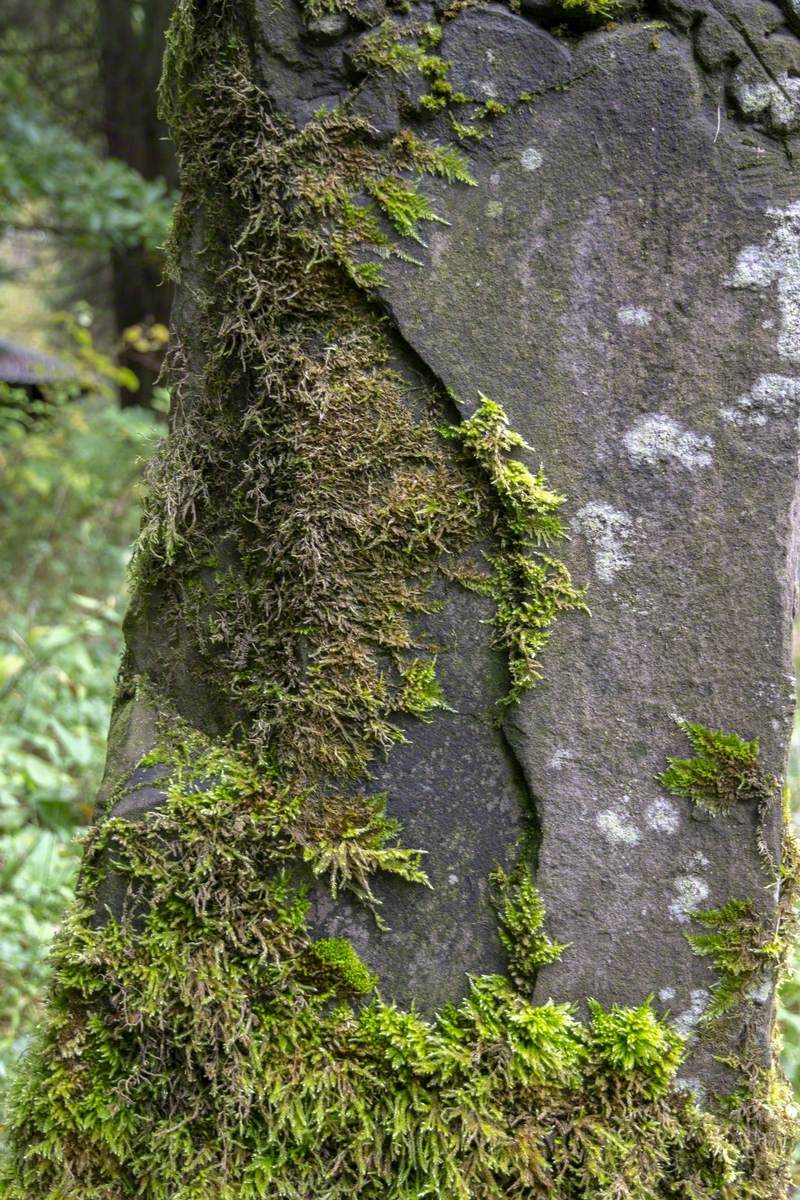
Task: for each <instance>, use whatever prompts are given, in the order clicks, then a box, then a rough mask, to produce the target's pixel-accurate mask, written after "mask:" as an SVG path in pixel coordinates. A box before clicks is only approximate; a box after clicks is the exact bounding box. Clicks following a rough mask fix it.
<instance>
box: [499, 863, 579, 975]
mask: <svg viewBox="0 0 800 1200" xmlns="http://www.w3.org/2000/svg"><path fill="white" fill-rule="evenodd" d="M490 882H491V883H492V885H493V887H494V890H495V906H496V908H497V917H498V924H499V928H498V933H499V935H500V941H501V942H502V944H503V948H504V949H505V951H506V954H507V955H508V973H509V976H510V978H511V979H512V980H513V981H514V983H515V984H516V985H517V987H518V988H519V989H520V990H522V991H524V990H525V989H526V988H531V987H532V986H533V984H534V983H535V981H536V975H537V972H538V970H539V968H540V967H544V966H547V964H548V963H552V962H556V961H557V960H558V959H559V958H560V957H561V955H562V954H563V952H564V951H565V950H566V949H568V946H567V945H566V944H564V943H561V942H554V941H553V940H552V938H550V937H548V935H547V934H546V933H545V931H544V928H543V926H544V905H543V904H542V900H541V897H540V895H539V892H538V890H537V888H536V884H535V883H534V882H533V877H532V875H531V872H530V868H529V867H528V866H527V864H525V863H520V865H519V866H518V867H517V868H516V869H515V870H514V871H513V872H512V873H511V874H510V875H509V874H507V873H506V872H505V871H503V870H502V869H500V868H498V869H497V870H496V871H493V872H492V875H491V877H490Z"/></svg>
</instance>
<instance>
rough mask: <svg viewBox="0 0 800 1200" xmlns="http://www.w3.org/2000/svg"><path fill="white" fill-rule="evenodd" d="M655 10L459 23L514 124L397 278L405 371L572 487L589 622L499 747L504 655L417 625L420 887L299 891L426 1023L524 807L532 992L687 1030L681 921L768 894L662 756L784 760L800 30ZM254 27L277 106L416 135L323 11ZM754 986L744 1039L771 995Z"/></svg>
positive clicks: (473, 943)
mask: <svg viewBox="0 0 800 1200" xmlns="http://www.w3.org/2000/svg"><path fill="white" fill-rule="evenodd" d="M417 8H418V9H419V11H417V9H415V10H414V12H413V13H412V14H410V16H409V18H408V20H409V23H411V21H412V19H418V18H419V17H424V16H425V11H427V10H425V11H423V9H424V8H425V6H417ZM668 15H669V16H670V17H671V18H672V21H673V22H674V24H673V26H672V28H670V29H663V28H659V27H657V26H654V25H653V24H648V23H646V22H637V23H633V22H632V23H629V24H627V23H623V24H621V25H620V26H619V27H616V28H611V29H607V30H600V31H596V32H590V33H586V34H584V35H583V36H577V35H568V36H566V37H561V38H560V39H559V38H557V37H555V36H554V35H553V34H552V33H551V32H548V31H547V29H545V28H543V27H542V26H541V25H539V24H537V21H536V18H535V16H534V15H533V13H532V12H530V11H528V10H526V11H525V12H523V13H512V12H509V11H508V10H506V9H505V8H502V7H500V6H498V5H485V4H480V5H476V6H473V7H468V8H466V9H465V10H464V11H463V12H462V13H461V14H460V15H459V16H458V17H457V18H456V19H455V20H453V21H452V22H451V23H449V24H448V25H447V26H446V27H445V33H444V38H443V42H442V47H441V54H442V57H443V58H444V59H445V60H446V61H448V62H449V63H451V70H450V74H449V76H448V78H449V80H450V81H451V82H452V84H453V86H454V87H456V88H458V89H461V90H462V91H463V92H464V93H466V94H468V95H469V96H472V97H476V98H479V99H481V100H486V99H491V100H493V101H496V102H498V103H502V104H504V105H509V106H511V107H512V109H513V111H511V112H510V113H508V114H505V115H500V116H499V117H498V118H497V119H496V121H495V122H494V125H493V128H492V133H491V136H490V137H487V138H485V139H484V140H483V141H481V142H479V143H477V144H476V145H475V147H474V148H473V149H470V151H469V158H470V167H471V170H472V171H473V173H474V175H475V177H476V180H477V187H475V188H474V189H471V190H469V191H464V190H463V189H460V190H458V191H456V190H454V189H453V188H452V187H450V186H449V185H448V184H447V183H445V182H439V183H431V182H430V181H427V182H426V184H425V185H424V186H425V190H426V191H427V192H428V193H429V194H430V195H431V196H432V198H433V200H434V207H435V208H436V211H437V212H438V213H440V214H441V215H442V216H443V217H444V218H445V219H446V221H447V224H446V225H442V226H438V225H437V226H433V227H431V228H430V231H429V233H428V234H427V236H426V243H427V244H426V245H425V246H424V247H419V248H417V249H416V250H415V256H416V257H417V258H418V259H419V263H420V264H421V265H409V264H406V263H402V262H396V261H395V262H390V263H389V264H387V265H386V267H385V276H386V283H385V286H384V287H383V288H382V290H381V297H382V300H383V302H384V303H385V305H386V307H387V310H388V311H389V313H390V314H391V317H392V319H393V321H394V322H395V323H396V326H397V329H398V331H399V333H400V335H401V337H402V339H403V348H402V350H401V352H400V353H401V356H402V357H403V358H404V359H405V361H406V363H407V365H412V366H413V365H416V364H417V363H418V360H421V363H422V365H423V366H424V368H425V369H427V370H429V371H430V372H432V373H433V374H434V376H435V377H436V378H437V379H438V380H440V381H441V382H442V383H443V384H444V385H445V386H446V387H448V388H450V389H452V390H453V392H454V393H455V395H456V396H457V397H458V402H459V404H460V406H461V408H462V411H463V413H464V415H469V414H470V413H471V412H473V411H474V409H475V406H476V403H477V399H478V395H479V393H485V394H487V395H490V396H492V397H493V398H494V399H496V400H498V401H499V402H501V403H502V404H503V405H504V406H505V407H506V409H507V411H508V412H509V415H510V417H511V423H512V425H513V427H514V428H516V429H518V430H520V431H521V432H522V434H523V436H524V437H525V438H526V440H527V441H529V442H530V443H531V444H532V446H533V447H534V451H533V453H532V456H531V461H532V462H533V463H536V461H537V460H538V459H541V460H542V461H543V462H544V463H545V465H546V468H547V471H548V475H549V478H550V480H551V482H552V484H553V486H555V487H556V488H557V489H558V490H560V491H563V492H564V493H565V494H566V495H567V496H568V498H569V508H568V519H569V524H570V529H571V543H570V545H569V548H568V549H567V551H566V553H565V558H566V561H567V563H568V565H569V566H570V568H571V570H572V571H573V574H574V575H575V577H576V578H577V579H579V580H586V581H588V582H589V583H590V595H589V603H590V605H591V609H592V616H591V619H587V618H585V617H583V616H573V617H571V618H569V619H567V620H565V621H564V622H562V623H561V625H560V626H559V628H558V630H557V632H556V634H555V636H554V639H553V643H552V645H551V646H550V647H549V649H548V650H547V651H546V655H545V662H544V667H545V670H544V675H545V678H544V680H543V681H542V682H541V683H540V684H539V685H538V687H537V688H536V689H535V690H534V691H533V692H532V693H530V694H528V695H527V696H525V697H524V698H523V699H522V701H521V702H520V704H519V705H518V707H516V708H515V709H514V710H513V711H512V712H510V713H509V714H508V716H507V718H506V720H505V722H504V725H503V731H502V734H503V736H500V734H498V733H492V732H491V731H490V729H489V727H488V725H487V722H486V720H485V712H486V710H487V708H488V707H489V706H490V704H491V700H492V696H493V694H494V691H493V685H491V684H488V685H487V681H488V678H489V677H490V676H491V675H492V673H493V671H496V670H497V668H492V666H491V662H490V661H489V658H488V657H487V650H486V648H485V642H484V640H483V639H482V637H481V636H480V625H479V624H478V622H479V621H480V619H481V611H480V605H479V604H478V603H477V602H476V601H475V600H474V598H473V599H467V600H465V601H461V602H460V603H461V607H460V608H456V609H455V610H454V609H452V608H451V609H450V610H449V614H450V615H449V619H448V620H449V623H448V624H447V626H446V628H444V630H443V627H442V625H441V622H440V623H439V624H438V626H437V622H436V621H434V622H433V624H434V627H435V628H437V633H438V634H439V636H441V637H442V639H443V641H444V643H445V645H446V647H447V650H446V653H445V654H444V655H443V656H442V659H441V667H442V679H443V683H444V686H445V691H446V694H447V695H448V698H449V699H450V702H451V704H452V706H453V709H454V710H455V711H454V712H453V713H447V714H445V715H444V716H440V717H439V718H438V719H437V722H436V723H435V725H432V726H429V727H425V726H420V725H419V723H413V728H412V729H410V731H409V732H410V734H411V740H410V745H408V746H406V747H402V748H400V749H396V750H395V751H394V752H393V754H392V756H391V759H390V761H389V763H388V765H387V766H386V767H381V768H379V769H378V778H379V780H380V783H381V786H386V787H387V789H388V790H389V791H390V793H391V795H392V804H393V812H395V813H397V815H398V816H399V817H400V818H401V820H402V822H403V826H404V829H405V831H406V837H407V838H408V839H409V843H410V844H413V845H421V846H424V847H426V848H427V850H428V854H429V858H428V864H427V865H428V867H429V870H430V873H431V877H432V880H433V882H434V891H433V892H432V893H423V894H420V893H418V892H414V891H411V892H409V890H408V889H403V888H402V886H398V885H393V886H392V888H391V889H390V890H389V892H388V894H387V912H388V913H389V914H390V924H391V926H392V928H391V931H390V932H389V933H386V934H382V935H379V934H377V933H376V932H375V931H374V927H373V926H371V925H370V922H369V918H368V917H364V916H361V915H359V914H358V912H356V911H353V912H350V911H349V910H347V909H345V910H342V907H341V905H338V906H336V908H335V911H334V910H333V906H331V905H330V904H329V902H328V901H326V900H325V899H323V898H320V901H319V904H318V908H317V919H318V921H319V924H320V928H324V929H331V930H335V931H336V932H342V931H346V932H347V933H348V934H349V935H350V936H352V937H353V938H354V940H355V942H356V944H357V945H358V946H359V949H361V950H362V951H363V953H364V954H365V956H366V957H367V959H368V960H369V961H370V962H371V963H372V964H373V965H374V966H375V967H376V969H378V971H379V974H380V977H381V986H382V988H383V990H384V993H385V994H387V995H389V996H392V997H394V998H396V999H397V1000H399V1001H401V1002H403V1003H408V1002H409V1001H411V1000H415V1001H416V1002H417V1003H418V1004H420V1005H421V1006H422V1008H423V1009H424V1010H428V1011H430V1010H431V1009H433V1008H435V1007H437V1006H438V1005H440V1004H441V1003H442V1002H443V1001H444V1000H446V999H457V998H459V997H460V995H461V994H463V990H464V987H465V975H466V973H467V972H478V971H485V970H491V969H497V967H498V964H499V961H500V960H499V959H498V953H499V948H498V946H497V943H496V940H495V935H494V933H493V921H492V918H491V913H490V909H489V906H488V903H487V899H486V889H485V880H486V877H487V875H488V873H489V871H490V870H491V869H492V867H493V866H495V865H496V864H497V863H498V862H502V863H508V862H509V861H510V858H511V856H512V855H513V852H514V851H513V846H514V842H515V840H516V838H517V836H519V833H520V831H521V829H522V828H523V827H524V816H521V814H524V809H525V806H526V804H531V803H532V805H533V808H534V811H535V819H536V822H537V823H538V825H539V827H540V835H541V844H540V848H539V854H538V871H537V882H538V885H539V888H540V890H541V893H542V897H543V899H544V902H545V905H546V909H547V911H548V914H549V920H550V927H551V930H552V932H553V933H554V935H555V936H557V937H558V938H559V939H560V940H563V941H567V942H569V943H570V949H569V950H568V952H567V953H566V954H565V955H564V956H563V958H562V960H561V961H560V962H559V963H557V964H554V965H552V966H550V967H547V968H545V969H544V970H543V971H542V972H541V974H540V977H539V983H538V987H537V994H538V995H539V996H540V997H541V998H545V997H547V996H549V995H552V996H554V997H557V998H559V999H563V998H569V999H573V1000H577V1001H582V1000H583V998H584V997H586V996H595V997H597V998H598V999H600V1000H601V1001H603V1002H606V1003H608V1002H612V1001H614V1002H625V1001H630V1000H631V999H632V998H634V997H640V996H642V995H644V994H646V993H648V992H654V993H656V995H657V997H658V1002H659V1004H660V1005H661V1006H662V1007H663V1008H664V1009H666V1010H669V1011H670V1012H672V1013H673V1014H676V1016H677V1020H678V1023H679V1025H680V1027H681V1028H682V1029H684V1030H686V1031H688V1030H689V1029H690V1028H691V1027H692V1026H693V1025H694V1024H696V1022H697V1020H698V1018H699V1016H700V1014H701V1013H702V1011H703V1008H704V1006H705V1005H706V1004H707V1001H708V995H709V990H710V988H711V985H712V979H713V972H712V969H711V967H710V965H709V963H708V962H707V960H704V959H702V958H699V957H697V956H696V955H695V954H693V953H692V951H691V949H690V947H689V945H688V943H687V941H686V938H685V934H686V932H687V930H688V929H689V928H690V913H691V911H692V910H693V909H696V908H709V907H712V906H716V905H719V904H722V903H724V902H725V901H726V899H728V898H729V897H730V896H732V895H735V896H742V897H745V896H755V897H757V898H758V903H759V904H760V905H761V906H762V907H763V908H764V910H765V911H766V909H768V907H769V906H770V905H771V904H772V903H773V901H772V899H771V897H770V896H769V895H767V894H765V893H764V888H763V874H762V870H763V867H762V863H761V862H760V860H759V854H758V850H757V847H756V840H755V836H754V834H755V823H756V820H757V814H756V813H755V812H754V810H753V809H752V808H749V809H748V808H746V807H744V806H743V807H742V809H741V811H736V812H734V814H733V816H732V817H731V819H729V820H726V821H718V820H709V819H707V818H704V817H703V814H699V813H698V812H697V811H696V810H695V811H692V810H693V805H692V804H691V802H690V801H687V800H680V799H676V798H674V797H670V796H668V795H667V794H666V793H665V791H664V789H663V788H662V787H661V786H660V785H659V783H658V781H657V776H658V774H659V772H660V771H661V770H662V769H663V764H664V760H665V756H666V755H668V754H674V753H681V752H682V751H683V739H682V736H681V735H680V733H679V732H678V730H677V729H676V726H675V724H674V718H675V716H682V717H685V718H687V719H690V720H697V721H701V722H703V723H705V724H707V725H710V726H713V727H722V728H727V729H735V730H737V731H739V732H740V733H741V734H742V735H743V736H747V737H758V738H759V739H760V742H761V745H762V748H763V751H764V753H765V759H766V762H767V764H768V766H769V767H770V768H771V769H772V770H773V771H775V772H776V773H778V774H780V772H781V770H782V766H783V762H784V758H785V754H786V747H787V741H788V737H789V732H790V724H791V714H792V709H793V685H792V676H791V663H790V628H791V620H792V611H793V588H794V584H793V580H794V570H795V567H794V529H793V519H794V504H795V491H796V484H797V451H798V443H797V418H798V408H799V407H800V379H798V376H797V364H798V361H799V360H800V300H799V299H798V296H800V241H799V240H798V238H799V236H800V207H798V201H797V192H796V184H795V181H794V178H793V175H794V170H793V168H794V162H795V159H794V155H795V152H796V147H797V144H798V139H797V137H796V135H795V133H794V131H795V129H796V128H797V126H798V123H800V107H798V88H797V86H796V79H795V74H794V72H795V70H796V68H797V67H798V65H800V50H799V49H798V43H797V40H796V39H795V38H794V36H793V35H792V34H791V33H790V32H789V30H787V28H786V26H785V21H786V20H787V17H788V20H789V21H790V22H791V21H792V20H793V19H794V18H793V16H792V14H791V13H789V14H787V15H786V16H785V15H784V14H782V13H781V12H780V10H779V9H778V8H777V7H776V6H774V5H768V4H767V5H762V6H760V7H759V8H758V10H757V11H756V10H755V9H751V7H749V6H747V5H738V6H737V5H724V6H723V5H719V6H717V7H714V6H712V5H710V4H709V5H706V4H700V3H698V4H687V5H685V6H682V5H675V6H673V8H671V9H670V12H669V14H668ZM542 19H543V20H544V21H545V23H546V24H550V25H552V24H553V21H552V19H548V14H547V13H546V12H545V13H543V14H542ZM690 25H691V28H692V34H691V36H690V35H689V33H684V32H683V30H684V29H686V28H688V27H689V26H690ZM262 29H263V36H264V44H263V62H264V73H265V79H266V80H267V81H268V85H269V86H270V88H271V89H272V90H273V92H274V94H275V95H276V97H277V100H278V103H279V104H280V105H281V107H282V108H283V110H284V111H285V112H287V113H288V114H290V115H291V116H292V117H293V119H295V120H303V119H305V118H307V117H308V116H309V115H310V113H311V112H312V111H313V110H315V109H316V108H318V107H319V106H320V104H326V105H328V106H330V105H331V104H332V103H334V102H336V101H337V100H340V99H341V98H342V97H343V96H344V95H345V93H346V92H347V91H348V90H349V91H355V93H356V96H355V101H354V103H355V107H356V109H357V111H361V112H363V113H364V114H365V115H367V116H368V118H369V119H370V121H371V122H372V123H373V125H374V126H375V127H376V128H377V129H379V130H381V131H383V133H384V134H385V135H386V136H389V135H391V134H392V133H393V132H395V131H396V130H397V129H398V128H399V127H400V124H401V116H400V115H399V113H402V114H403V118H402V121H403V123H405V124H409V123H410V124H411V125H412V126H413V125H414V124H415V123H416V124H417V125H418V126H419V125H420V123H422V124H423V125H424V124H425V123H426V122H427V124H428V125H429V124H430V119H429V118H428V117H426V116H425V114H424V112H423V110H422V109H420V107H419V104H418V101H419V95H420V93H421V91H423V90H424V86H423V85H422V84H420V83H418V81H416V82H415V81H414V80H410V81H409V80H405V79H403V78H400V77H392V78H391V80H390V82H389V83H388V84H387V83H386V82H385V81H384V83H383V84H382V85H381V84H376V83H374V82H372V81H370V82H368V83H365V84H363V85H360V90H359V80H358V77H357V76H354V75H353V72H352V63H353V61H354V55H356V57H357V51H358V45H359V39H358V37H355V38H354V35H353V33H352V26H348V22H347V20H346V19H345V18H344V17H336V18H323V19H321V20H320V21H319V22H317V24H316V25H314V24H313V23H312V26H311V28H310V32H308V33H307V32H306V31H305V29H304V28H303V26H302V24H301V22H300V20H299V18H298V17H297V15H296V14H295V12H294V10H293V9H292V8H291V7H290V6H287V7H286V9H285V10H284V11H283V12H282V13H280V14H276V13H275V12H273V10H272V9H271V8H269V9H268V8H266V7H265V8H264V9H263V11H262ZM348 72H349V75H348ZM525 93H527V94H529V95H530V96H531V100H530V102H528V103H522V104H520V103H519V97H520V95H521V94H525ZM409 112H411V113H412V114H413V115H412V117H411V120H410V122H409ZM440 128H441V131H442V132H443V131H444V125H443V124H442V126H441V127H440ZM509 750H510V751H511V753H509ZM771 820H772V823H771V831H770V835H769V841H770V849H771V851H772V852H773V854H775V855H777V854H778V852H779V851H778V843H779V824H780V816H779V814H778V813H775V814H774V817H773V818H772V819H771ZM758 1003H759V1004H761V1005H762V1006H763V1007H762V1013H761V1016H760V1017H759V1018H758V1021H759V1024H760V1027H761V1031H762V1036H764V1037H766V1034H767V1031H768V1028H769V1026H770V1023H771V1019H772V1009H771V1000H770V998H769V997H766V996H765V994H761V995H759V997H758ZM748 1020H752V1014H750V1016H749V1017H748ZM701 1057H702V1056H701ZM702 1061H703V1062H704V1063H705V1065H704V1067H703V1069H704V1070H706V1071H707V1070H710V1067H709V1065H708V1063H707V1062H706V1061H705V1060H704V1059H702ZM698 1069H699V1068H698Z"/></svg>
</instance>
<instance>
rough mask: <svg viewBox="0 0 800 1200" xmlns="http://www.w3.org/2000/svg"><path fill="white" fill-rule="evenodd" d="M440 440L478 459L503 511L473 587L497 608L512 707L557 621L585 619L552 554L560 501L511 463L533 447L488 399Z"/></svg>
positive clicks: (580, 599)
mask: <svg viewBox="0 0 800 1200" xmlns="http://www.w3.org/2000/svg"><path fill="white" fill-rule="evenodd" d="M443 432H444V433H445V435H446V436H447V437H450V438H454V439H455V440H456V441H458V442H459V443H461V445H463V446H464V447H465V449H466V450H467V451H468V452H469V453H470V454H471V455H472V456H473V457H474V458H475V461H476V462H477V464H478V465H479V466H480V468H481V469H482V470H483V471H484V473H485V475H486V477H487V478H488V480H489V482H490V485H491V488H492V491H493V493H494V495H495V496H496V497H497V500H498V501H499V503H500V505H501V508H502V514H503V520H502V522H498V525H497V531H496V536H497V540H498V542H499V550H498V552H497V553H495V554H492V555H490V556H489V560H488V561H489V566H490V568H491V570H490V574H489V576H488V577H486V578H485V579H483V580H480V581H478V582H477V583H476V586H477V587H479V588H480V589H481V590H483V591H484V592H485V593H486V594H487V595H489V596H491V597H492V599H493V600H494V602H495V606H496V607H495V620H494V624H495V634H496V644H497V645H498V646H499V647H501V648H502V649H503V650H505V652H506V654H507V656H508V663H509V671H510V675H511V687H510V690H509V692H508V694H507V696H506V697H505V699H504V701H503V703H505V704H510V703H513V702H514V701H515V700H517V699H518V698H519V696H520V695H521V694H522V693H523V692H524V691H525V690H526V689H527V688H530V687H532V686H533V685H534V684H535V683H536V681H537V680H538V679H539V678H540V677H541V672H540V668H539V658H540V655H541V653H542V651H543V649H544V647H545V646H546V645H547V643H548V641H549V640H550V636H551V633H552V629H553V625H554V623H555V621H556V620H557V618H558V617H559V616H560V615H561V614H562V613H565V612H571V611H583V612H588V608H587V607H586V603H585V600H584V596H585V591H584V590H582V589H580V588H576V587H575V586H574V584H573V582H572V579H571V577H570V574H569V571H568V570H567V568H566V567H565V566H564V564H563V563H562V562H561V561H560V560H559V559H557V558H555V557H554V555H552V554H550V553H549V549H550V547H551V546H553V545H554V544H555V543H556V542H558V541H560V540H562V539H563V538H564V537H565V530H564V526H563V524H562V522H561V519H560V517H559V510H560V509H561V507H562V505H563V504H564V501H565V498H564V497H563V496H561V495H559V494H558V493H557V492H554V491H552V489H551V488H550V487H549V486H548V484H547V481H546V479H545V476H544V472H543V471H542V470H541V469H540V470H539V471H538V472H537V473H536V474H535V475H534V474H533V473H532V472H531V471H530V470H529V469H528V468H527V467H526V466H525V464H524V463H521V462H519V461H518V460H516V459H513V458H509V455H510V454H511V453H512V452H513V451H515V450H530V447H529V446H527V445H526V443H525V442H524V440H523V439H522V438H521V437H520V436H519V434H517V433H514V432H513V431H512V430H511V429H510V428H509V423H508V418H507V416H506V413H505V411H504V410H503V408H502V406H501V405H499V404H496V403H495V402H494V401H493V400H490V399H488V397H486V396H481V397H480V403H479V405H478V408H477V409H476V411H475V413H474V415H473V416H472V417H470V418H469V419H468V420H466V421H463V422H462V423H461V425H458V426H451V427H450V428H448V429H445V430H444V431H443Z"/></svg>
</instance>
